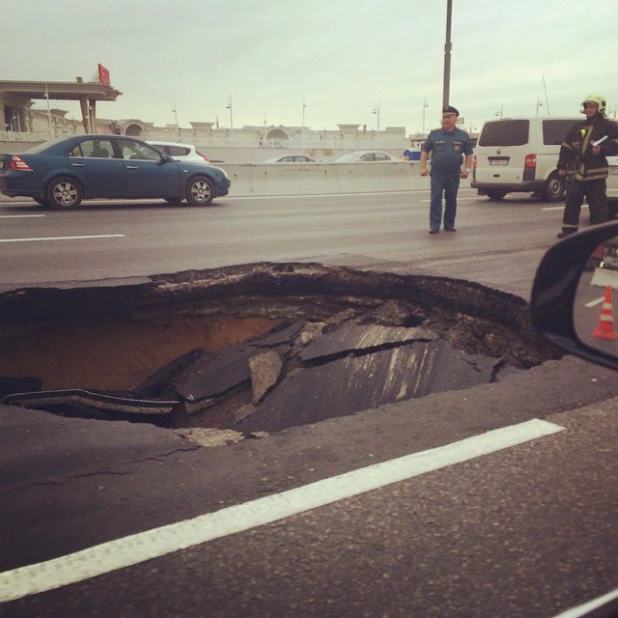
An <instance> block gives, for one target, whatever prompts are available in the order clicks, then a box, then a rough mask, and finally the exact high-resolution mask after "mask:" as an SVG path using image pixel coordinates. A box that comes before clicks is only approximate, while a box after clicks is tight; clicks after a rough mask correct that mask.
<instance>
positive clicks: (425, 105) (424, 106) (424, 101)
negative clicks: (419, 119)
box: [423, 97, 429, 134]
mask: <svg viewBox="0 0 618 618" xmlns="http://www.w3.org/2000/svg"><path fill="white" fill-rule="evenodd" d="M427 107H429V105H427V101H426V100H425V97H423V134H424V133H425V109H426V108H427Z"/></svg>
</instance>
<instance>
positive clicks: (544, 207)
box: [541, 206, 564, 210]
mask: <svg viewBox="0 0 618 618" xmlns="http://www.w3.org/2000/svg"><path fill="white" fill-rule="evenodd" d="M541 210H564V206H543V208H541Z"/></svg>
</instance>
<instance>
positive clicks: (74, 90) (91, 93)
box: [0, 81, 122, 101]
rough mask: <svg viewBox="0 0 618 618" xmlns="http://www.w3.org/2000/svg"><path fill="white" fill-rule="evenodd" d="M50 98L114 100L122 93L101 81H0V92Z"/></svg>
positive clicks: (30, 97) (35, 97) (34, 97)
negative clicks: (47, 95) (46, 94)
mask: <svg viewBox="0 0 618 618" xmlns="http://www.w3.org/2000/svg"><path fill="white" fill-rule="evenodd" d="M46 92H47V93H49V98H50V99H55V100H64V101H79V99H80V98H81V97H87V98H88V99H90V100H95V101H115V100H116V99H117V98H118V96H119V95H121V94H122V92H120V90H116V89H115V88H112V87H111V86H109V85H107V84H104V83H102V82H81V81H75V82H20V81H0V94H13V95H19V96H23V97H27V98H29V99H45V98H46V96H45V93H46Z"/></svg>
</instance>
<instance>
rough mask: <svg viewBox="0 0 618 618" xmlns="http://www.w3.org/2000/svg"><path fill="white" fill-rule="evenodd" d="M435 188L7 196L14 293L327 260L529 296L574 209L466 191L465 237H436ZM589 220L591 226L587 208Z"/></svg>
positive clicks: (462, 206)
mask: <svg viewBox="0 0 618 618" xmlns="http://www.w3.org/2000/svg"><path fill="white" fill-rule="evenodd" d="M428 199H429V196H428V194H427V192H426V191H418V192H405V193H392V194H362V195H337V196H299V197H276V198H275V197H263V198H262V197H260V198H258V197H255V198H231V197H228V198H222V199H219V200H216V201H215V202H214V203H213V205H211V206H209V207H206V208H195V207H190V206H175V207H174V206H170V205H169V204H167V203H164V202H161V201H158V202H156V201H155V202H139V203H118V202H112V203H109V202H105V201H100V202H91V203H87V204H85V205H84V207H83V208H81V209H79V210H76V211H74V212H54V211H52V212H50V211H46V210H43V209H41V208H40V207H38V205H36V204H34V203H33V202H31V201H23V200H22V201H21V202H8V201H3V202H0V224H1V225H2V227H1V232H0V259H1V260H2V266H3V276H2V282H1V283H2V285H3V286H4V288H3V289H6V288H7V287H11V286H12V287H15V286H17V287H20V286H23V285H27V284H39V283H44V282H50V281H71V280H76V281H84V280H95V279H107V278H116V277H128V276H135V275H149V274H157V273H168V272H179V271H182V270H189V269H193V268H197V269H202V268H216V267H220V266H226V265H231V264H247V263H251V262H260V261H275V262H279V261H318V262H322V263H325V264H340V265H347V266H352V267H356V268H372V269H376V270H392V271H398V272H406V273H414V272H419V273H424V274H437V275H444V276H450V277H456V278H462V279H469V280H474V281H478V282H481V283H485V284H488V285H490V286H492V287H496V288H499V289H503V290H507V291H510V292H513V293H516V294H518V295H520V296H523V297H524V298H528V296H529V292H530V287H531V283H532V279H533V277H534V273H535V270H536V265H537V264H538V262H539V260H540V258H541V256H542V254H543V253H544V251H545V250H546V249H547V248H548V247H549V246H550V245H551V244H552V243H553V242H554V241H555V237H556V233H557V232H558V231H559V230H560V223H561V217H562V210H563V205H562V204H547V203H545V202H541V201H537V200H530V199H528V198H527V197H524V196H517V195H516V196H514V197H508V198H507V199H505V200H504V201H503V202H491V201H489V200H488V199H487V198H483V197H478V196H476V194H475V191H473V190H471V189H462V190H461V192H460V200H459V205H458V215H457V229H458V232H457V233H456V234H448V233H444V232H442V233H441V234H438V235H435V236H431V235H429V234H428V233H427V232H428V228H429V221H428V219H429V202H428ZM584 215H585V216H582V223H583V225H584V226H585V225H586V224H587V222H586V218H587V213H586V211H585V209H584Z"/></svg>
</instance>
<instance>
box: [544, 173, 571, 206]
mask: <svg viewBox="0 0 618 618" xmlns="http://www.w3.org/2000/svg"><path fill="white" fill-rule="evenodd" d="M565 189H566V185H565V182H564V178H563V177H561V176H560V175H558V174H556V172H554V173H553V174H551V175H550V177H549V178H548V179H547V182H546V183H545V185H544V186H543V199H544V200H545V201H546V202H559V201H560V200H563V199H564V192H565Z"/></svg>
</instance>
